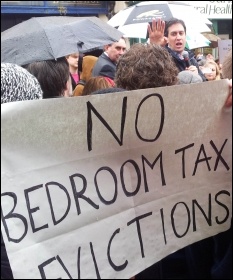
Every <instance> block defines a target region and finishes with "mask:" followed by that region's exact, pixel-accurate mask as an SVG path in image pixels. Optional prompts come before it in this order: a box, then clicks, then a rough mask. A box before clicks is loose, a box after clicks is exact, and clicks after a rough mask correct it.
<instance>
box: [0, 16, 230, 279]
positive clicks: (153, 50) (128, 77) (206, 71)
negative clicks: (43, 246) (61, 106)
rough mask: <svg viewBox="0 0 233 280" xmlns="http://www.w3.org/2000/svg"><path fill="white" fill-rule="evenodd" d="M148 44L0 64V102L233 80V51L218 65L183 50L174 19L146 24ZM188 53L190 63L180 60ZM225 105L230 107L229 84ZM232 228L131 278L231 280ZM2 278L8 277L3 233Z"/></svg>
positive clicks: (180, 25)
mask: <svg viewBox="0 0 233 280" xmlns="http://www.w3.org/2000/svg"><path fill="white" fill-rule="evenodd" d="M148 34H149V39H150V40H149V43H147V44H134V45H132V46H131V47H130V48H129V49H128V50H127V49H126V42H125V39H124V38H121V39H120V40H119V41H118V42H114V43H112V44H109V45H106V46H104V47H103V52H102V54H100V55H99V56H98V57H97V56H95V55H92V54H91V53H89V54H88V55H83V54H79V53H73V54H68V55H67V56H66V57H62V58H59V59H57V60H48V61H39V62H38V61H36V62H33V63H30V64H28V65H23V66H22V67H21V66H18V65H14V64H10V63H2V64H1V103H2V104H3V103H7V102H14V101H24V100H32V99H46V98H58V97H71V98H76V97H77V98H80V96H85V95H91V94H93V95H94V94H105V93H111V92H119V93H120V92H121V91H126V90H136V89H146V88H156V87H165V86H173V85H179V84H191V83H202V82H205V83H209V82H210V81H213V80H220V79H222V78H224V79H229V80H231V79H232V51H231V50H230V51H229V52H228V54H227V56H226V57H225V61H224V62H223V64H222V65H221V66H220V65H219V64H218V63H217V62H216V61H215V60H214V58H213V57H211V56H206V57H204V56H203V54H198V55H195V54H194V53H193V52H192V51H190V50H186V49H185V44H186V26H185V23H184V22H183V21H182V20H179V19H172V20H171V21H169V22H167V23H166V24H165V22H164V21H162V20H160V19H159V20H153V21H152V24H151V25H148ZM184 51H186V52H187V53H188V63H187V60H186V59H184ZM229 92H230V93H229V96H228V99H227V100H226V104H225V106H232V92H231V83H229ZM231 249H232V243H231V228H230V229H229V230H228V231H226V232H223V233H220V234H218V235H216V236H213V237H209V238H207V239H205V240H202V241H199V242H196V243H195V244H192V245H189V246H187V247H185V248H183V249H181V250H179V251H177V252H175V253H173V254H171V255H169V256H168V257H166V258H164V259H163V260H161V261H160V262H158V263H156V264H154V265H153V266H151V267H149V268H147V269H146V270H144V271H142V272H141V273H139V274H138V275H135V276H134V278H135V279H231V278H232V265H231V263H232V252H231ZM1 278H2V279H12V278H13V276H12V273H11V270H10V265H9V261H8V259H7V254H6V250H5V247H4V242H3V239H2V238H1Z"/></svg>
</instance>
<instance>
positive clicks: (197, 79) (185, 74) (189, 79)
mask: <svg viewBox="0 0 233 280" xmlns="http://www.w3.org/2000/svg"><path fill="white" fill-rule="evenodd" d="M201 82H202V78H201V76H199V75H198V74H194V73H193V72H191V71H186V70H185V71H181V72H179V74H178V85H183V84H195V83H201Z"/></svg>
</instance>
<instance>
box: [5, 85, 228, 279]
mask: <svg viewBox="0 0 233 280" xmlns="http://www.w3.org/2000/svg"><path fill="white" fill-rule="evenodd" d="M228 88H229V86H228V83H227V81H226V80H222V81H213V82H208V83H200V84H192V85H180V86H171V87H163V88H156V89H145V90H137V91H130V92H123V93H111V94H104V95H95V96H85V97H74V98H57V99H46V100H33V101H23V102H12V103H8V104H2V105H1V109H2V110H1V111H2V115H1V117H2V128H1V129H2V130H1V134H2V158H1V159H2V173H1V178H2V190H1V201H2V220H1V221H2V234H3V237H4V241H5V245H6V249H7V253H8V256H9V260H10V264H11V267H12V270H13V274H14V278H20V279H40V278H42V279H55V278H69V279H72V278H75V279H84V278H85V279H91V278H92V279H93V278H98V279H100V278H102V279H113V278H118V279H122V278H130V277H132V276H133V275H135V274H137V273H139V272H140V271H142V270H144V269H145V268H146V267H149V266H151V265H152V264H153V263H155V262H157V261H159V260H161V259H162V258H164V257H165V256H167V255H169V254H171V253H172V252H175V251H177V250H178V249H180V248H183V247H185V246H187V245H189V244H192V243H193V242H196V241H198V240H202V239H204V238H207V237H209V236H213V235H215V234H217V233H219V232H223V231H225V230H227V229H228V228H229V227H230V221H231V193H232V192H231V184H232V170H231V169H232V153H231V149H232V143H231V141H232V136H231V119H232V110H231V108H230V109H229V108H225V107H224V103H225V101H226V98H227V95H228V90H229V89H228Z"/></svg>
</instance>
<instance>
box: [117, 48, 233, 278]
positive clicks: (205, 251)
mask: <svg viewBox="0 0 233 280" xmlns="http://www.w3.org/2000/svg"><path fill="white" fill-rule="evenodd" d="M142 58H143V59H142ZM126 65H127V67H125V66H126ZM231 65H232V63H231V59H230V58H228V59H227V61H226V66H225V67H223V69H224V70H223V73H225V78H231V77H230V75H231V74H230V73H232V71H231ZM162 67H164V68H162ZM177 72H178V71H177V69H176V67H175V70H174V62H173V60H172V59H171V57H170V56H169V54H168V53H167V52H166V50H165V49H164V48H162V47H160V46H158V45H143V44H135V45H133V46H132V47H131V48H130V49H129V50H128V51H127V53H125V54H124V55H122V57H121V59H120V60H119V62H118V65H117V70H116V77H115V82H116V85H117V86H118V87H122V88H124V89H127V90H135V89H144V88H150V87H151V88H152V87H161V86H169V85H173V84H176V83H177ZM184 72H186V71H184ZM142 73H144V75H143V74H142ZM161 73H162V74H161ZM180 73H182V72H180ZM229 74H230V75H229ZM160 75H161V76H160ZM229 89H230V91H231V85H230V86H229ZM230 98H231V99H230ZM230 100H232V95H231V94H230V95H229V98H228V100H227V101H226V106H231V105H232V101H230ZM230 102H231V105H230ZM230 250H231V229H229V230H228V231H226V232H223V233H220V234H218V235H216V236H214V237H209V238H207V239H205V240H202V241H199V242H196V243H194V244H192V245H189V246H187V247H185V248H183V249H180V250H178V251H176V252H174V253H173V254H171V255H169V256H167V257H166V258H164V259H162V260H161V261H159V262H157V263H155V264H154V265H152V266H151V267H149V268H147V269H145V270H144V271H142V272H140V273H139V274H137V275H136V276H135V279H203V278H204V279H230V278H229V277H230V276H231V275H232V272H231V257H232V256H231V251H230Z"/></svg>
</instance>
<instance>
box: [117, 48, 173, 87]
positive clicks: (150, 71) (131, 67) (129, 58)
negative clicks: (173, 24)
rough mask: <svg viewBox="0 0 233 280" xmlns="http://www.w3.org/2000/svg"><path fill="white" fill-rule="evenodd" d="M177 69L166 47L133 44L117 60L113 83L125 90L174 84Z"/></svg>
mask: <svg viewBox="0 0 233 280" xmlns="http://www.w3.org/2000/svg"><path fill="white" fill-rule="evenodd" d="M177 75H178V69H177V67H176V65H175V63H174V61H173V59H172V57H171V55H170V54H169V53H168V51H167V50H166V49H164V48H163V47H161V46H158V45H148V44H147V45H144V44H134V45H132V46H131V48H130V49H129V50H128V51H127V52H126V53H124V54H123V55H122V56H121V57H120V59H119V60H118V63H117V66H116V75H115V83H116V86H117V87H120V88H124V89H126V90H134V89H144V88H154V87H163V86H171V85H175V84H176V83H177V81H178V79H177Z"/></svg>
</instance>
